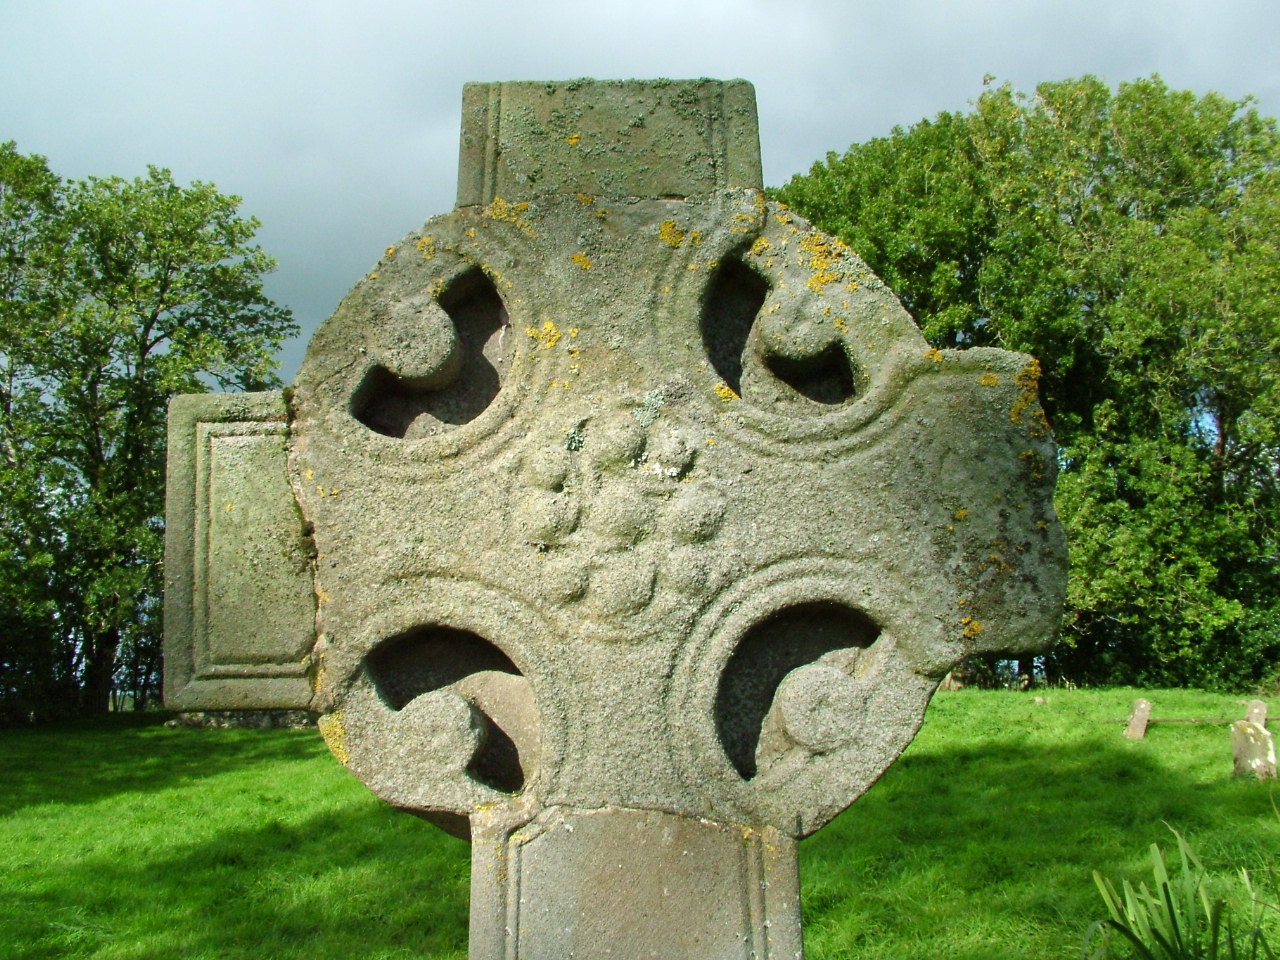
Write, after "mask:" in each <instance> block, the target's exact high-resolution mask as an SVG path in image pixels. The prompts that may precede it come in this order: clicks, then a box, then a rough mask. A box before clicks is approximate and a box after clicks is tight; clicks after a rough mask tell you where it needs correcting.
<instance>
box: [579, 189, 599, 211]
mask: <svg viewBox="0 0 1280 960" xmlns="http://www.w3.org/2000/svg"><path fill="white" fill-rule="evenodd" d="M578 202H579V203H580V204H582V205H583V206H584V207H589V206H591V204H593V203H595V202H596V198H595V197H593V196H592V195H591V194H589V193H582V192H581V191H579V192H578Z"/></svg>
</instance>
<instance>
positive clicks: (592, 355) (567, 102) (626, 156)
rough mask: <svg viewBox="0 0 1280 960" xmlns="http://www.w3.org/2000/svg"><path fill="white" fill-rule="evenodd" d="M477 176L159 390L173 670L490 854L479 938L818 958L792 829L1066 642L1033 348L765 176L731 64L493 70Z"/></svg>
mask: <svg viewBox="0 0 1280 960" xmlns="http://www.w3.org/2000/svg"><path fill="white" fill-rule="evenodd" d="M462 126H463V129H462V150H461V164H460V175H459V188H458V204H457V207H456V208H455V209H454V210H453V212H451V213H449V214H446V215H444V216H441V217H437V218H434V219H432V220H429V221H428V222H427V223H426V224H425V225H424V226H423V228H422V229H421V230H419V231H417V232H415V233H413V234H411V235H409V236H407V237H405V238H404V239H402V240H400V241H399V242H397V243H395V244H394V245H392V246H391V247H388V248H387V250H386V253H385V255H384V256H383V257H382V259H381V260H379V261H378V263H377V264H376V265H375V266H374V267H373V269H372V270H371V271H370V272H369V273H368V275H366V276H365V277H364V278H363V279H361V280H360V281H359V282H358V283H357V284H356V286H355V287H354V288H353V289H352V291H351V292H350V293H349V294H348V295H347V297H346V299H344V300H343V302H342V304H341V305H340V306H339V307H338V310H337V312H336V313H335V314H334V315H333V317H331V318H330V319H329V320H328V321H327V322H326V323H325V324H324V325H323V326H322V327H321V328H320V329H319V330H318V331H317V333H316V334H315V336H314V337H313V339H312V341H311V344H310V347H309V349H308V352H307V357H306V360H305V362H304V364H303V367H302V369H301V371H300V373H299V374H298V377H297V379H296V381H295V382H294V385H293V387H292V388H291V389H289V390H287V391H285V392H284V393H283V394H252V395H239V396H234V395H223V396H193V397H179V398H177V399H176V400H175V401H174V404H173V406H172V408H171V414H170V424H171V427H170V430H171V434H170V444H171V446H170V481H169V482H170V487H169V507H168V509H169V516H168V538H169V539H168V545H167V551H168V552H167V560H166V568H167V576H168V583H167V597H166V631H167V641H166V642H167V648H166V671H167V676H166V684H167V685H166V694H167V698H168V702H169V704H170V706H172V707H176V708H179V709H211V708H220V709H229V708H237V707H251V706H258V707H263V706H274V707H309V708H310V709H312V710H314V711H316V712H318V713H319V714H320V718H321V719H320V726H321V730H322V732H323V733H324V736H325V739H326V740H327V741H328V744H329V746H330V749H331V750H332V751H333V753H334V755H335V756H336V757H337V758H338V759H339V760H340V761H341V762H342V763H343V764H344V765H346V766H347V768H348V769H350V770H351V771H352V772H353V773H355V774H356V776H358V777H360V779H362V780H363V781H364V782H365V783H366V784H368V786H369V787H370V788H371V789H373V790H374V791H375V792H376V793H377V794H378V795H379V796H381V797H383V798H384V799H386V800H387V801H388V802H390V803H392V804H394V805H395V806H397V807H399V808H401V809H404V810H408V811H410V812H413V813H416V814H419V815H421V816H423V817H426V818H427V819H429V820H432V821H434V822H436V823H438V824H439V825H441V826H443V827H444V828H446V829H448V830H450V831H452V832H454V833H457V834H460V835H463V836H469V837H470V838H471V840H472V843H473V874H472V877H473V879H472V908H471V909H472V919H471V951H472V952H471V956H472V957H473V958H475V960H481V958H485V960H487V958H497V957H508V958H516V957H518V958H522V960H534V958H547V960H564V958H567V957H575V956H576V957H581V958H596V957H604V956H610V957H615V958H617V957H649V956H658V957H663V958H678V957H688V958H691V960H704V958H708V960H709V958H721V957H743V958H747V957H771V958H776V957H797V956H799V955H800V953H801V937H800V921H799V907H798V892H797V891H798V886H797V881H796V859H795V841H796V840H797V839H798V838H801V837H804V836H806V835H807V834H809V833H811V832H813V831H814V830H817V829H818V828H819V827H821V826H822V825H823V824H825V823H826V822H827V821H829V820H830V819H831V818H832V817H833V816H835V815H836V814H837V813H838V812H840V811H841V810H843V809H844V808H845V807H846V806H848V805H849V804H850V803H851V802H852V801H853V800H854V799H856V798H857V797H858V796H859V795H861V794H862V793H863V792H864V791H865V790H867V789H868V787H870V786H871V784H872V783H874V782H875V780H876V778H877V777H879V776H880V774H881V773H882V772H883V771H884V770H885V769H886V768H887V767H888V766H889V764H891V763H892V762H893V760H894V759H895V758H896V757H897V756H898V755H899V754H900V753H901V751H902V750H903V748H904V747H905V746H906V745H907V744H908V742H909V741H910V740H911V738H912V737H913V736H914V734H915V732H916V730H917V729H918V727H919V725H920V723H921V720H922V717H923V714H924V710H925V707H926V705H927V704H928V702H929V698H930V696H931V695H932V693H933V691H934V689H935V687H936V686H937V683H938V681H939V678H940V677H942V676H943V675H944V674H945V673H946V672H947V670H948V669H949V668H950V667H951V666H952V665H953V664H955V663H956V662H958V661H959V660H961V659H963V658H965V657H968V656H971V655H973V654H975V653H980V652H984V651H1010V650H1027V649H1033V648H1035V647H1036V646H1037V645H1039V644H1041V643H1042V642H1043V641H1044V640H1045V639H1046V638H1048V637H1049V636H1050V635H1051V634H1052V632H1053V631H1054V629H1055V627H1056V625H1057V621H1058V617H1059V614H1060V609H1061V603H1062V598H1063V569H1064V558H1065V548H1064V542H1063V536H1062V532H1061V529H1060V527H1059V524H1058V522H1057V520H1056V518H1055V515H1054V512H1053V506H1052V490H1053V478H1054V470H1055V449H1054V446H1053V442H1052V439H1051V437H1050V435H1049V431H1048V427H1047V425H1046V423H1045V419H1044V416H1043V414H1042V413H1041V409H1040V406H1039V403H1038V399H1037V373H1038V370H1037V366H1036V363H1035V361H1034V360H1032V359H1030V358H1029V357H1026V356H1022V355H1018V354H1014V353H1007V352H1004V351H1000V350H990V349H972V350H966V351H962V352H955V351H949V350H936V349H931V348H930V347H929V345H928V344H927V343H926V342H925V340H924V338H923V337H922V336H921V334H920V331H919V330H918V329H917V328H916V326H915V324H914V323H913V322H912V320H911V318H910V316H908V315H907V313H906V312H905V311H904V310H903V308H902V306H901V305H900V304H899V302H898V301H897V299H896V298H895V297H894V296H893V294H892V292H891V291H889V290H888V289H886V287H885V286H884V284H882V283H881V282H880V281H879V280H878V279H877V278H876V277H875V276H874V275H873V274H872V273H871V272H870V270H868V268H867V267H866V265H865V264H864V263H863V262H862V261H861V260H860V259H859V258H858V257H857V255H856V254H855V253H854V252H853V251H852V250H850V249H849V248H848V247H846V246H845V245H844V244H843V243H841V242H840V241H839V240H837V239H836V238H834V237H831V236H827V235H826V234H823V233H821V232H819V231H818V230H815V229H813V228H812V227H811V226H810V225H809V224H807V223H806V222H805V221H804V220H803V219H801V218H800V217H799V216H797V215H796V214H795V213H793V212H791V211H790V210H788V209H787V208H786V207H784V206H782V205H780V204H777V203H773V202H770V201H769V200H767V199H766V197H765V195H764V193H763V192H762V184H761V175H760V158H759V143H758V137H757V129H756V113H755V97H754V92H753V90H752V88H751V86H750V85H749V84H747V83H745V82H742V81H729V82H717V81H711V80H697V81H679V82H677V81H656V82H637V81H627V82H597V81H590V80H582V81H574V82H568V83H490V84H470V85H468V86H467V87H466V89H465V92H464V94H463V123H462Z"/></svg>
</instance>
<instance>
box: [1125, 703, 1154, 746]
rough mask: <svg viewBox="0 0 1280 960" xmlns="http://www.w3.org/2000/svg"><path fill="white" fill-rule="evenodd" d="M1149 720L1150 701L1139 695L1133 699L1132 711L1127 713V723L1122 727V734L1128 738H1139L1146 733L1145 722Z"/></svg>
mask: <svg viewBox="0 0 1280 960" xmlns="http://www.w3.org/2000/svg"><path fill="white" fill-rule="evenodd" d="M1150 722H1151V701H1150V700H1147V699H1144V698H1142V697H1139V698H1138V699H1137V700H1135V701H1133V712H1132V713H1130V714H1129V723H1128V725H1127V726H1126V727H1125V728H1124V735H1125V737H1126V738H1127V739H1129V740H1141V739H1142V738H1143V737H1145V736H1146V735H1147V724H1148V723H1150Z"/></svg>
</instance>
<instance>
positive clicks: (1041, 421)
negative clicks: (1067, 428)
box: [1009, 360, 1049, 437]
mask: <svg viewBox="0 0 1280 960" xmlns="http://www.w3.org/2000/svg"><path fill="white" fill-rule="evenodd" d="M1013 382H1014V383H1015V384H1017V385H1018V395H1017V397H1015V398H1014V401H1013V406H1012V407H1011V408H1010V409H1009V422H1010V423H1012V424H1014V425H1015V426H1022V425H1023V424H1024V423H1025V424H1026V425H1027V428H1028V429H1027V432H1028V433H1030V434H1031V435H1032V436H1033V437H1042V436H1044V435H1045V434H1046V433H1048V432H1049V421H1048V420H1047V419H1046V418H1045V415H1044V410H1042V409H1041V408H1040V363H1039V361H1037V360H1030V361H1028V362H1027V365H1026V366H1024V367H1023V368H1022V369H1021V370H1019V371H1018V372H1017V373H1016V374H1015V375H1014V377H1013Z"/></svg>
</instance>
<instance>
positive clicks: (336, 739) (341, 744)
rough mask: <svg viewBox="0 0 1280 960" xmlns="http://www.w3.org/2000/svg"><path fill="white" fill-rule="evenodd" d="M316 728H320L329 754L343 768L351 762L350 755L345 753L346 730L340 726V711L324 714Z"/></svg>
mask: <svg viewBox="0 0 1280 960" xmlns="http://www.w3.org/2000/svg"><path fill="white" fill-rule="evenodd" d="M316 726H317V727H319V728H320V736H322V737H324V742H325V743H326V744H327V745H328V747H329V752H330V753H332V754H333V756H334V758H335V759H336V760H337V761H338V762H339V763H340V764H342V765H343V766H344V767H345V766H346V765H347V764H348V763H350V762H351V754H350V753H349V752H348V751H347V730H346V728H345V727H344V726H343V725H342V711H341V710H335V711H333V713H329V714H325V715H324V716H323V717H321V718H320V719H319V720H318V721H316Z"/></svg>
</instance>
